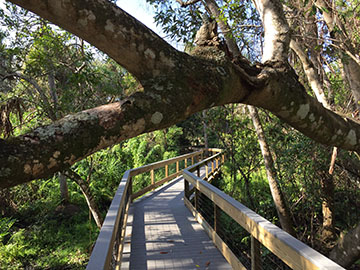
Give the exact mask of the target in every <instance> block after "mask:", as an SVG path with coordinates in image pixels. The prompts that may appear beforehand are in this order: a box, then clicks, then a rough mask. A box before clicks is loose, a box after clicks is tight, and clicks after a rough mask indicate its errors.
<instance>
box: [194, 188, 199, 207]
mask: <svg viewBox="0 0 360 270" xmlns="http://www.w3.org/2000/svg"><path fill="white" fill-rule="evenodd" d="M194 204H195V209H196V211H198V212H199V191H198V190H197V189H195V197H194Z"/></svg>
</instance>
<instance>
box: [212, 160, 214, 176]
mask: <svg viewBox="0 0 360 270" xmlns="http://www.w3.org/2000/svg"><path fill="white" fill-rule="evenodd" d="M211 172H212V173H213V172H214V160H211Z"/></svg>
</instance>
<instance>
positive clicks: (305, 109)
mask: <svg viewBox="0 0 360 270" xmlns="http://www.w3.org/2000/svg"><path fill="white" fill-rule="evenodd" d="M309 111H310V105H309V104H301V105H300V106H299V110H298V111H297V113H296V115H297V116H298V117H299V118H300V119H301V120H304V119H305V118H306V116H307V115H308V113H309Z"/></svg>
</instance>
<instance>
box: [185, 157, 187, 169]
mask: <svg viewBox="0 0 360 270" xmlns="http://www.w3.org/2000/svg"><path fill="white" fill-rule="evenodd" d="M186 167H187V158H185V168H186Z"/></svg>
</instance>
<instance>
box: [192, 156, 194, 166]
mask: <svg viewBox="0 0 360 270" xmlns="http://www.w3.org/2000/svg"><path fill="white" fill-rule="evenodd" d="M191 165H194V156H192V157H191Z"/></svg>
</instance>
